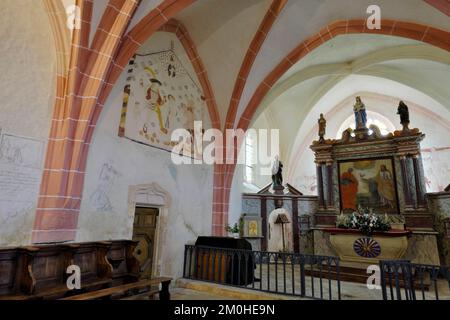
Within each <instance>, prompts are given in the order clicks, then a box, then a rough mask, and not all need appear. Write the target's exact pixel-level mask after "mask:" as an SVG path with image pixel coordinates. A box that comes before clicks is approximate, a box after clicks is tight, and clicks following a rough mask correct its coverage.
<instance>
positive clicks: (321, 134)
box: [317, 113, 327, 143]
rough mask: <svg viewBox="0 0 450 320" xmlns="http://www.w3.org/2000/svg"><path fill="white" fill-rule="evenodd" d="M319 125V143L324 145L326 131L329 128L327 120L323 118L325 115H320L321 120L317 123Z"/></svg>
mask: <svg viewBox="0 0 450 320" xmlns="http://www.w3.org/2000/svg"><path fill="white" fill-rule="evenodd" d="M317 122H318V123H319V142H320V143H322V142H324V141H325V139H324V136H325V131H326V127H327V120H325V118H324V117H323V113H321V114H320V118H319V120H318V121H317Z"/></svg>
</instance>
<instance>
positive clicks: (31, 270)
mask: <svg viewBox="0 0 450 320" xmlns="http://www.w3.org/2000/svg"><path fill="white" fill-rule="evenodd" d="M136 245H137V242H136V241H131V240H117V241H100V242H85V243H70V244H50V245H36V246H27V247H17V248H0V300H43V299H59V298H63V297H66V296H68V295H75V294H82V293H86V292H89V291H95V290H100V289H104V288H110V287H112V286H115V285H121V284H125V283H131V282H136V281H137V280H138V279H139V262H138V261H137V259H136V258H135V257H134V255H133V252H134V249H135V247H136ZM70 265H76V266H79V267H80V270H81V289H80V290H76V289H75V290H69V288H67V284H66V281H67V278H68V277H69V276H70V275H69V274H67V273H66V271H67V267H68V266H70Z"/></svg>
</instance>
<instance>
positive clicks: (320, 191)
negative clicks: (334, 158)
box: [316, 163, 325, 208]
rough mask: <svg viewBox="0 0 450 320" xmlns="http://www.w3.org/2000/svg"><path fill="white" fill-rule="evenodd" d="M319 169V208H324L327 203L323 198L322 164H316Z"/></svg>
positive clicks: (317, 169)
mask: <svg viewBox="0 0 450 320" xmlns="http://www.w3.org/2000/svg"><path fill="white" fill-rule="evenodd" d="M316 171H317V191H318V193H319V208H324V207H325V203H324V199H323V176H322V164H321V163H317V164H316Z"/></svg>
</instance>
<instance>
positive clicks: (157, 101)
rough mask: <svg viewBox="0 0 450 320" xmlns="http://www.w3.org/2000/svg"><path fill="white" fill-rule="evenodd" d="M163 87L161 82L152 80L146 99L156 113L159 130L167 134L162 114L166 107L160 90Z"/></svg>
mask: <svg viewBox="0 0 450 320" xmlns="http://www.w3.org/2000/svg"><path fill="white" fill-rule="evenodd" d="M160 87H161V82H160V81H159V80H158V79H154V78H152V79H150V86H149V87H148V88H147V95H146V97H145V99H146V100H147V103H148V105H149V107H150V109H151V110H152V111H154V112H155V113H156V116H157V117H158V123H159V129H160V130H161V132H162V133H164V134H167V129H166V128H165V126H164V122H163V117H162V113H161V107H162V106H163V105H164V103H165V101H164V99H163V98H162V96H161V93H160V91H159V88H160Z"/></svg>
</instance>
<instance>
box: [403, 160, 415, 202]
mask: <svg viewBox="0 0 450 320" xmlns="http://www.w3.org/2000/svg"><path fill="white" fill-rule="evenodd" d="M406 160H407V157H406V156H401V157H400V166H401V169H402V180H403V193H404V196H405V206H406V207H412V205H413V203H412V197H411V189H410V187H409V179H408V170H407V168H406Z"/></svg>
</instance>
